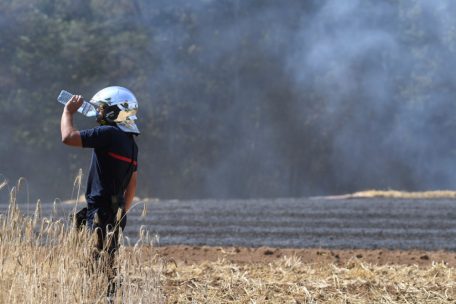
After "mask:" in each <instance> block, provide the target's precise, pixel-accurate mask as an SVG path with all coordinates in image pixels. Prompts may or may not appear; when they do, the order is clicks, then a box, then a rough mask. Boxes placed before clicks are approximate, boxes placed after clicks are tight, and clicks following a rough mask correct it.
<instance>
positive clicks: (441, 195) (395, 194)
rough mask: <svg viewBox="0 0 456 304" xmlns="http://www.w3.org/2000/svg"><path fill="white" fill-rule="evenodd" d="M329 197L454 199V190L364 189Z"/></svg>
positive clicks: (455, 193)
mask: <svg viewBox="0 0 456 304" xmlns="http://www.w3.org/2000/svg"><path fill="white" fill-rule="evenodd" d="M329 198H343V199H349V198H392V199H456V191H450V190H436V191H420V192H407V191H397V190H365V191H360V192H355V193H353V194H346V195H338V196H330V197H329Z"/></svg>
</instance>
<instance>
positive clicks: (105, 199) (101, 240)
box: [60, 86, 140, 264]
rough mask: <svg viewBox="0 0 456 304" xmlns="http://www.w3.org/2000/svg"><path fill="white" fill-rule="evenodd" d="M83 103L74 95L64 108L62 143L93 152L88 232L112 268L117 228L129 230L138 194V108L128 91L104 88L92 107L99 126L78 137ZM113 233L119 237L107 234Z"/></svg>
mask: <svg viewBox="0 0 456 304" xmlns="http://www.w3.org/2000/svg"><path fill="white" fill-rule="evenodd" d="M83 102H84V100H83V97H82V96H81V95H74V96H73V97H72V98H71V100H70V101H69V102H68V103H67V104H66V105H65V108H64V110H63V113H62V119H61V124H60V128H61V133H62V142H63V143H64V144H66V145H69V146H72V147H82V148H92V149H93V153H92V161H91V164H90V170H89V175H88V180H87V188H86V193H85V197H86V201H87V219H86V220H87V227H88V229H89V230H90V231H94V232H96V234H97V249H98V252H100V251H102V250H106V251H107V252H108V253H109V256H110V257H111V262H113V256H114V253H115V251H116V249H117V246H118V244H117V238H118V231H119V229H118V228H122V229H124V228H125V225H126V212H127V211H128V209H129V208H130V207H131V204H132V201H133V197H134V195H135V191H136V181H137V168H138V163H137V158H138V146H137V145H136V142H135V136H137V135H139V133H140V132H139V130H138V127H137V126H136V124H135V120H136V112H137V110H138V102H137V100H136V98H135V96H134V95H133V93H132V92H131V91H130V90H128V89H126V88H123V87H118V86H113V87H107V88H104V89H102V90H101V91H99V92H98V93H96V94H95V96H94V97H93V98H92V99H91V104H94V105H96V106H97V122H98V123H99V124H100V125H99V126H97V127H94V128H92V129H87V130H81V131H79V130H78V129H76V128H75V127H74V125H73V114H74V113H75V112H76V111H77V110H78V108H79V107H80V106H81V105H82V103H83ZM109 231H114V234H108V232H109ZM110 236H113V237H110ZM111 264H112V263H111Z"/></svg>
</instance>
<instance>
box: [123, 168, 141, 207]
mask: <svg viewBox="0 0 456 304" xmlns="http://www.w3.org/2000/svg"><path fill="white" fill-rule="evenodd" d="M137 178H138V171H135V172H133V174H132V175H131V178H130V182H128V186H127V189H126V190H125V211H128V209H130V207H131V203H132V202H133V198H134V197H135V192H136V180H137Z"/></svg>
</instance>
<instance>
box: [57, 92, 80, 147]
mask: <svg viewBox="0 0 456 304" xmlns="http://www.w3.org/2000/svg"><path fill="white" fill-rule="evenodd" d="M83 102H84V99H83V98H82V96H81V95H74V96H73V97H72V98H71V99H70V101H68V103H67V104H66V105H65V108H64V109H63V113H62V119H61V120H60V131H61V133H62V143H64V144H65V145H69V146H73V147H82V141H81V135H80V134H79V131H78V130H77V129H76V128H75V127H74V126H73V114H74V113H75V112H76V111H77V110H78V109H79V107H80V106H81V105H82V103H83Z"/></svg>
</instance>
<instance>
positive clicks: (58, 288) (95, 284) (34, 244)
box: [0, 188, 165, 303]
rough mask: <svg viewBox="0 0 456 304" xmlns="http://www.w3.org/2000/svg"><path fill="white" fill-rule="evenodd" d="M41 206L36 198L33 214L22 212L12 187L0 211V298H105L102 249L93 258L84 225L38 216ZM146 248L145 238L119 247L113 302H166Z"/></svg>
mask: <svg viewBox="0 0 456 304" xmlns="http://www.w3.org/2000/svg"><path fill="white" fill-rule="evenodd" d="M40 209H41V208H40V204H39V202H38V203H37V206H36V211H35V215H34V216H24V215H22V213H21V211H20V210H19V208H18V207H17V205H16V200H15V188H13V190H12V191H11V200H10V205H9V209H8V213H7V214H1V215H0V290H1V292H0V303H107V302H108V299H107V289H108V274H109V273H110V270H111V267H107V263H106V261H107V259H106V256H107V255H106V253H103V252H102V253H101V256H102V258H100V259H97V260H95V259H94V258H93V254H94V250H96V249H95V246H94V243H93V241H94V239H93V238H92V236H91V235H90V234H89V233H88V232H87V231H86V230H81V231H79V230H77V229H76V228H74V227H71V225H70V224H68V223H65V222H66V221H65V220H62V219H52V218H51V217H48V218H46V217H41V215H40ZM143 235H145V234H144V233H143ZM148 247H150V246H149V244H148V240H146V239H142V240H140V241H139V242H138V243H137V244H136V246H134V247H133V248H127V247H125V246H121V248H120V250H119V252H118V257H117V259H116V262H115V267H116V268H117V270H118V271H117V274H116V275H115V277H114V282H116V283H119V284H118V288H117V292H116V294H115V295H114V296H112V297H111V302H112V303H164V302H165V298H164V295H163V293H162V291H161V288H160V278H161V273H162V265H163V264H162V263H161V261H160V259H159V258H158V257H154V258H151V257H150V255H148V256H147V257H145V256H144V255H143V253H144V248H148Z"/></svg>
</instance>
